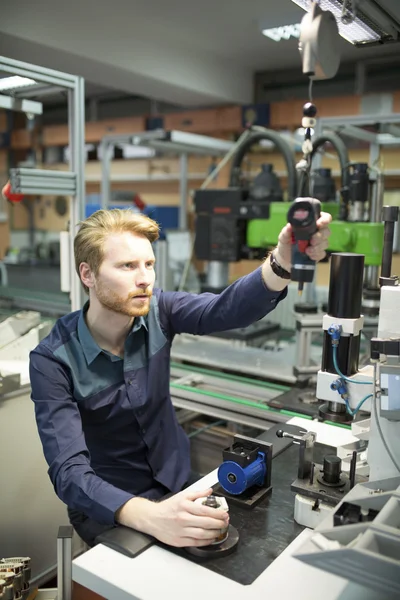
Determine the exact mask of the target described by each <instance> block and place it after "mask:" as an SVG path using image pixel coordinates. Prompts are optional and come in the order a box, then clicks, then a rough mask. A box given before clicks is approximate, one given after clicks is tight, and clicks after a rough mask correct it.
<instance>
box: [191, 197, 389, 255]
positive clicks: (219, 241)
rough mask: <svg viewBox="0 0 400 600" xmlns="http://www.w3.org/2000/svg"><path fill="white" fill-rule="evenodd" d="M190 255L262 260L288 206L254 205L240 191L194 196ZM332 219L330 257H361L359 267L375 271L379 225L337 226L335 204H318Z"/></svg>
mask: <svg viewBox="0 0 400 600" xmlns="http://www.w3.org/2000/svg"><path fill="white" fill-rule="evenodd" d="M194 205H195V212H196V217H197V218H196V238H195V248H194V250H195V255H196V257H197V258H198V259H199V260H206V261H220V262H237V261H239V260H243V259H247V260H248V259H262V258H263V257H264V256H265V252H266V250H267V249H269V248H271V247H274V246H275V245H276V244H277V243H278V236H279V233H280V231H281V229H282V227H284V225H285V224H286V223H287V212H288V209H289V206H290V203H289V202H284V201H278V202H270V201H267V200H265V199H260V200H257V199H255V198H254V197H252V196H251V195H250V194H249V193H248V190H246V188H240V187H231V188H225V189H204V190H197V191H196V192H195V195H194ZM321 208H322V210H323V211H324V212H328V213H330V214H331V215H332V219H333V220H332V223H331V225H330V230H331V235H330V238H329V248H328V250H329V251H330V252H354V253H357V254H364V255H365V265H368V266H379V265H380V263H381V257H382V250H383V227H384V226H383V223H370V222H365V221H362V222H361V221H348V220H339V208H340V207H339V203H338V202H325V203H324V202H322V207H321Z"/></svg>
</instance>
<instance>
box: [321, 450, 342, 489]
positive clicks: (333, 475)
mask: <svg viewBox="0 0 400 600" xmlns="http://www.w3.org/2000/svg"><path fill="white" fill-rule="evenodd" d="M323 470H324V480H325V481H326V482H327V483H339V481H340V473H341V471H342V461H341V459H340V458H339V457H338V456H335V455H331V456H325V457H324V469H323Z"/></svg>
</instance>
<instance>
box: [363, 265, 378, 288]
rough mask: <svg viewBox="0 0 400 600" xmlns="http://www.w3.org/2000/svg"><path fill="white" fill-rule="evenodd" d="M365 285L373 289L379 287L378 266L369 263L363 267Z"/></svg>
mask: <svg viewBox="0 0 400 600" xmlns="http://www.w3.org/2000/svg"><path fill="white" fill-rule="evenodd" d="M364 283H365V287H366V288H367V289H372V290H375V289H377V288H378V287H379V267H376V266H374V265H369V266H368V267H366V268H365V278H364Z"/></svg>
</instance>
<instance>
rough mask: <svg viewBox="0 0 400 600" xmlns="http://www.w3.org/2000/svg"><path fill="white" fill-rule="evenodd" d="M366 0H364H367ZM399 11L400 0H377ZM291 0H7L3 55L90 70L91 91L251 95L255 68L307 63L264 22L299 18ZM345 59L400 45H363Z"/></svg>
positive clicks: (349, 49)
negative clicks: (264, 31)
mask: <svg viewBox="0 0 400 600" xmlns="http://www.w3.org/2000/svg"><path fill="white" fill-rule="evenodd" d="M360 1H361V2H362V1H363V0H360ZM379 1H380V3H381V4H382V5H383V6H384V7H385V8H387V9H388V10H389V11H390V12H391V13H392V14H393V15H395V16H397V18H399V19H400V1H399V0H379ZM303 15H304V11H302V10H301V9H300V8H299V7H298V6H296V5H295V4H294V3H293V2H292V1H291V0H279V1H276V0H229V2H222V0H197V1H194V0H192V1H187V0H168V1H166V0H151V1H149V0H113V1H110V0H97V1H96V3H94V2H92V0H91V1H90V2H89V0H69V1H68V2H65V3H63V4H61V3H57V9H55V3H54V2H53V0H41V2H40V3H34V2H28V1H27V0H2V14H1V19H0V54H1V55H3V56H6V57H9V58H15V59H17V60H22V61H26V62H31V63H34V64H38V65H42V66H46V67H49V68H53V69H57V70H60V71H65V72H70V73H74V74H77V75H81V76H83V77H85V79H86V81H87V84H88V92H90V90H92V91H91V92H90V93H89V95H96V94H97V95H99V94H102V93H108V92H107V90H118V91H122V92H124V93H126V94H130V95H137V96H141V97H147V98H154V99H157V100H162V101H165V102H170V103H173V104H175V105H181V106H186V107H190V106H207V105H211V104H218V103H225V104H226V103H248V102H252V101H253V92H254V73H255V72H256V71H277V70H278V71H282V70H286V69H293V68H298V69H299V71H300V70H301V63H300V57H299V53H298V48H297V45H298V41H297V40H294V39H292V40H289V41H285V42H281V43H279V45H278V44H277V43H275V42H273V41H272V40H269V39H268V38H266V37H264V36H263V35H261V33H260V30H261V29H262V28H264V27H275V26H279V25H284V24H291V23H296V22H299V21H300V19H301V18H302V16H303ZM340 46H341V61H342V62H358V61H364V60H367V59H370V58H371V57H384V56H390V55H395V54H398V53H399V50H400V45H397V44H393V45H387V46H382V47H375V48H368V49H367V48H366V49H357V48H354V47H353V46H352V45H351V44H349V43H348V42H346V41H345V40H342V41H341V44H340Z"/></svg>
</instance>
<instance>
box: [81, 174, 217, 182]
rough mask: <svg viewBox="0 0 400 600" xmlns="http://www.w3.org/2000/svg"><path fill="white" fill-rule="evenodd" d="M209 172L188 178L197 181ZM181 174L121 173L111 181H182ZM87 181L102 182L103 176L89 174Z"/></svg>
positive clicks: (113, 176) (191, 175) (190, 175)
mask: <svg viewBox="0 0 400 600" xmlns="http://www.w3.org/2000/svg"><path fill="white" fill-rule="evenodd" d="M207 175H208V173H190V174H189V175H188V176H187V178H188V180H189V181H197V180H204V179H206V177H207ZM180 179H181V176H180V174H179V173H171V174H169V175H151V176H150V177H149V176H148V175H131V174H126V175H125V174H121V175H112V176H111V177H110V182H111V183H123V182H127V183H129V182H131V181H138V182H144V183H154V182H160V181H161V182H162V181H180ZM85 181H86V183H101V177H97V176H93V175H88V176H86V177H85Z"/></svg>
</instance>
